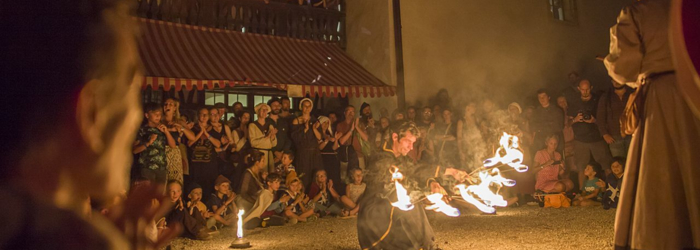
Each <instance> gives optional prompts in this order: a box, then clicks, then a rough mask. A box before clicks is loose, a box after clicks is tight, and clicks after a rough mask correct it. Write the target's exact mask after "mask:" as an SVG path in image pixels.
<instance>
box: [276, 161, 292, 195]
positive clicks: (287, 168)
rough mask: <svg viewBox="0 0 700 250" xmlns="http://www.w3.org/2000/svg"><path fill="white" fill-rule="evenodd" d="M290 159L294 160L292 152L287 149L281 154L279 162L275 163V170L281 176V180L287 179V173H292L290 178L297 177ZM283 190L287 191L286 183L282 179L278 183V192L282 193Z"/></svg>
mask: <svg viewBox="0 0 700 250" xmlns="http://www.w3.org/2000/svg"><path fill="white" fill-rule="evenodd" d="M292 161H294V152H292V151H289V150H287V151H284V154H282V160H281V161H280V164H277V167H276V168H275V172H276V173H277V174H279V175H280V176H281V178H282V180H287V176H288V175H289V174H292V175H294V176H292V177H290V178H295V177H297V176H296V175H297V172H296V170H295V169H294V166H293V165H292ZM292 172H293V173H292ZM285 191H287V186H286V183H285V182H284V181H283V182H281V183H280V188H279V192H278V193H279V194H280V195H282V194H284V193H285Z"/></svg>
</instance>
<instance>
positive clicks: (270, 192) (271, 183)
mask: <svg viewBox="0 0 700 250" xmlns="http://www.w3.org/2000/svg"><path fill="white" fill-rule="evenodd" d="M281 182H282V178H281V177H280V175H279V174H276V173H272V174H270V175H268V176H267V180H266V183H267V188H266V189H264V190H263V191H261V192H260V196H261V197H260V198H261V199H270V200H271V201H272V203H270V205H269V206H267V208H266V209H265V211H264V212H263V213H262V215H260V218H261V219H262V224H261V225H262V226H263V227H267V226H282V225H284V223H285V222H286V221H287V220H286V218H285V217H284V208H285V204H286V203H287V201H289V200H290V199H291V198H292V197H291V196H289V195H288V194H287V193H286V192H285V193H284V194H283V195H281V196H280V197H279V198H278V199H275V196H276V195H275V194H276V193H277V191H279V188H280V184H281ZM262 196H266V197H265V198H263V197H262Z"/></svg>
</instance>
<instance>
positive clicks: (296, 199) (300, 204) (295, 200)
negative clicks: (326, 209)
mask: <svg viewBox="0 0 700 250" xmlns="http://www.w3.org/2000/svg"><path fill="white" fill-rule="evenodd" d="M287 187H288V189H287V191H286V193H287V195H289V197H291V198H290V199H289V200H288V201H287V202H286V204H285V208H284V216H286V217H287V218H288V219H289V224H296V223H297V222H298V221H301V222H305V221H315V220H316V219H318V217H317V216H316V215H315V214H314V210H313V209H309V208H307V207H306V206H305V204H306V203H307V202H308V201H309V197H308V196H307V195H306V194H304V192H302V191H301V180H300V179H299V178H294V179H290V180H289V181H288V182H287Z"/></svg>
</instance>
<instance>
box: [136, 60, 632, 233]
mask: <svg viewBox="0 0 700 250" xmlns="http://www.w3.org/2000/svg"><path fill="white" fill-rule="evenodd" d="M569 79H570V81H571V82H570V84H571V85H567V87H566V88H565V89H564V90H563V91H560V92H559V93H558V94H556V95H555V94H552V93H553V92H551V91H548V90H546V89H540V90H538V91H537V92H536V93H533V95H532V97H533V98H532V100H533V102H532V105H531V104H530V103H528V102H523V103H522V104H521V103H518V102H512V103H509V104H508V105H507V106H505V109H501V105H500V104H499V103H496V102H494V101H493V100H491V99H490V98H488V97H482V98H480V99H476V98H475V99H473V100H452V99H451V98H450V97H449V94H448V92H447V91H446V90H444V89H443V90H440V91H439V92H438V93H437V94H436V95H435V98H433V100H432V101H431V103H430V105H425V106H422V107H416V106H411V107H408V108H407V109H406V110H399V109H397V110H394V111H393V112H392V113H391V115H389V114H388V112H384V111H381V112H379V113H380V114H381V115H380V117H375V116H374V112H373V107H371V106H370V105H369V104H367V103H363V104H362V105H361V106H360V107H359V109H356V108H355V106H353V105H347V106H346V107H344V108H343V110H342V115H338V114H340V113H341V112H338V113H335V112H330V113H325V114H322V113H321V111H320V110H319V109H315V108H314V101H313V100H311V99H309V98H304V99H302V100H301V101H299V103H298V107H299V110H298V111H295V110H291V109H290V107H291V102H290V99H289V98H287V97H281V98H278V97H274V98H272V99H270V100H269V101H268V102H267V103H258V104H256V105H255V106H254V108H253V109H252V110H249V109H246V108H245V107H244V106H243V105H242V104H241V103H235V104H233V105H232V106H231V107H230V108H229V107H226V106H225V105H223V104H222V103H218V104H216V105H214V106H212V107H201V108H199V109H198V110H197V115H196V117H187V116H186V115H181V114H180V108H179V102H178V100H176V99H173V98H168V99H166V100H165V102H164V104H163V105H162V106H159V105H155V104H148V105H145V116H146V119H145V121H146V122H145V123H144V125H143V126H142V127H141V129H140V130H139V133H138V136H137V138H136V141H135V142H134V150H133V152H134V153H135V154H137V156H136V159H137V161H136V162H135V165H134V168H133V171H132V175H133V178H134V179H139V180H150V181H152V182H158V183H163V184H166V183H167V189H168V194H170V196H171V199H172V201H173V202H174V204H175V206H174V208H173V210H172V212H171V213H170V214H169V215H168V216H167V217H166V218H165V220H162V221H161V222H160V223H159V224H158V226H160V227H161V228H163V227H167V225H168V224H169V223H173V222H175V221H177V222H179V223H181V224H183V225H185V227H186V230H185V235H186V236H189V237H193V238H198V239H208V238H210V237H212V235H215V234H216V230H217V229H219V228H221V227H226V226H230V225H235V223H234V222H235V220H237V219H238V217H237V213H238V210H239V209H242V210H243V211H244V214H243V216H242V218H241V219H243V221H244V223H245V226H246V227H247V228H255V227H260V226H263V227H267V226H271V225H284V224H287V223H291V224H294V223H298V222H313V221H315V220H317V219H318V218H322V217H326V216H339V217H352V216H355V215H356V214H357V213H358V211H359V208H360V206H361V205H362V204H358V203H359V198H360V197H361V196H362V193H363V192H364V190H365V187H366V184H365V183H363V173H364V169H365V168H366V166H367V164H366V161H367V158H368V157H369V156H370V155H372V154H373V152H376V151H378V150H385V149H386V148H387V142H389V141H390V140H391V136H392V133H393V132H394V131H395V130H396V128H397V127H398V126H400V125H401V124H403V123H405V122H412V123H414V124H416V125H417V127H418V128H419V130H420V132H421V135H422V136H421V137H420V138H418V139H417V140H416V142H415V143H414V144H413V148H412V150H411V152H409V154H408V155H407V157H409V160H410V161H413V162H415V163H421V164H434V165H440V166H446V167H454V168H458V169H462V170H465V171H472V170H474V169H477V168H479V167H481V166H482V163H483V160H484V159H486V158H488V157H491V156H492V155H493V154H494V153H495V151H496V149H497V148H498V146H499V145H498V143H499V138H500V136H501V135H502V134H503V132H506V133H509V134H512V135H516V136H518V137H519V138H520V141H521V143H520V149H521V150H522V151H523V152H524V155H525V158H524V163H525V164H526V165H528V166H530V170H529V171H528V172H525V173H515V172H511V173H507V174H506V177H508V178H512V179H515V180H516V181H517V183H518V184H517V185H516V186H515V187H513V188H510V189H507V191H505V192H502V193H503V194H504V195H505V196H507V197H506V198H507V200H508V205H509V206H512V205H515V206H519V205H521V204H524V203H527V204H530V205H534V204H538V203H539V204H540V205H544V203H545V202H546V199H545V197H547V196H548V195H559V196H562V197H568V198H567V199H569V201H570V203H571V204H573V205H577V206H578V205H580V206H589V205H594V204H601V203H602V205H603V207H604V208H606V209H607V208H611V207H613V208H614V207H615V206H616V204H617V197H618V191H619V185H620V183H621V178H622V176H623V173H624V162H625V155H626V150H627V147H628V146H629V136H626V135H624V134H622V133H621V132H620V128H619V125H618V124H619V122H616V121H619V119H620V115H621V114H622V109H623V108H624V104H625V103H626V99H627V98H628V96H629V93H630V90H629V89H627V88H626V87H624V86H623V85H620V84H617V83H613V84H612V86H611V88H610V89H609V90H607V91H604V92H602V94H599V92H594V91H593V85H592V84H591V83H590V82H589V81H588V80H586V79H580V78H579V77H578V75H577V74H576V73H571V74H570V76H569ZM535 96H536V98H534V97H535ZM553 96H554V97H555V98H554V100H556V102H554V101H553V100H552V97H553ZM534 100H536V101H534ZM523 106H524V107H525V108H523ZM380 110H384V109H380ZM250 111H253V112H254V113H255V114H256V115H255V116H253V115H252V114H251V113H250ZM227 112H232V113H233V117H232V118H230V119H229V120H224V119H223V117H226V116H225V114H226V113H227ZM382 113H383V114H382ZM251 117H257V119H255V120H252V119H251ZM183 189H184V191H185V192H184V193H183ZM183 200H185V201H183Z"/></svg>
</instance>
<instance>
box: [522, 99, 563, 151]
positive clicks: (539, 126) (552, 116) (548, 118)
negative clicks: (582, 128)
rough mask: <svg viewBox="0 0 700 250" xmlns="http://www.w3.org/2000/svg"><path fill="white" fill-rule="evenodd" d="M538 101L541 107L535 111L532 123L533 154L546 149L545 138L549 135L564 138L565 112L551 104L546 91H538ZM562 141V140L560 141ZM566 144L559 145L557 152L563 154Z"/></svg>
mask: <svg viewBox="0 0 700 250" xmlns="http://www.w3.org/2000/svg"><path fill="white" fill-rule="evenodd" d="M537 100H538V101H539V103H540V106H539V107H537V109H535V111H534V112H533V114H532V120H531V121H530V124H531V126H530V129H532V131H534V132H535V140H534V142H533V147H534V148H533V150H532V152H537V151H539V150H540V149H542V148H544V141H545V138H547V136H549V135H557V136H558V137H559V138H563V137H564V136H563V134H562V130H563V129H564V111H563V110H561V109H560V108H559V107H556V106H555V105H552V104H551V97H550V96H549V93H548V92H547V90H545V89H539V90H537ZM560 140H561V139H560ZM562 144H564V143H559V146H557V151H559V152H561V151H562V149H563V148H564V146H563V145H562Z"/></svg>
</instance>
